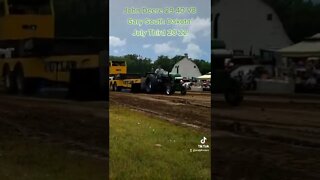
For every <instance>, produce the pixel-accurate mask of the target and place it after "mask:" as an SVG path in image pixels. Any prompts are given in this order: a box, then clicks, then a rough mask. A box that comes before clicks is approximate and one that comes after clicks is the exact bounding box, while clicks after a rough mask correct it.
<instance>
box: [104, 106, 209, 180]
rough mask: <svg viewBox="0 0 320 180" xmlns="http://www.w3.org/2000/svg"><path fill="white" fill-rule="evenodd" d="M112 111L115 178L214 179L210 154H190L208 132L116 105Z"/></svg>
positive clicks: (111, 127)
mask: <svg viewBox="0 0 320 180" xmlns="http://www.w3.org/2000/svg"><path fill="white" fill-rule="evenodd" d="M109 112H110V114H109V115H110V138H109V139H110V159H109V165H110V178H111V179H210V172H211V171H210V165H211V163H210V152H190V149H197V148H198V144H200V139H201V138H202V137H203V136H206V137H207V138H209V133H208V132H202V131H195V130H193V129H191V128H185V127H180V126H176V125H173V124H172V123H169V122H165V121H163V120H160V119H158V118H154V117H152V116H147V115H146V114H143V113H140V112H136V111H132V110H130V109H127V108H123V107H120V106H116V105H111V106H110V110H109ZM208 142H210V140H209V141H208ZM156 144H160V145H161V146H160V147H159V146H157V145H156ZM209 144H210V143H209Z"/></svg>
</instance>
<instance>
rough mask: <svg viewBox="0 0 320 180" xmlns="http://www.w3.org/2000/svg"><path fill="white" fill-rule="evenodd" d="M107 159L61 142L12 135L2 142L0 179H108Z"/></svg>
mask: <svg viewBox="0 0 320 180" xmlns="http://www.w3.org/2000/svg"><path fill="white" fill-rule="evenodd" d="M106 167H107V161H105V160H99V159H95V158H92V157H89V156H82V155H77V154H72V153H70V152H68V151H66V149H64V148H63V147H61V146H60V145H55V144H48V143H40V142H39V141H38V140H32V139H21V138H18V137H17V138H10V139H7V138H6V139H2V138H1V142H0V179H5V180H42V179H45V180H57V179H59V180H69V179H70V180H71V179H77V180H88V179H101V180H102V179H107V178H108V175H107V173H106V172H107V171H106Z"/></svg>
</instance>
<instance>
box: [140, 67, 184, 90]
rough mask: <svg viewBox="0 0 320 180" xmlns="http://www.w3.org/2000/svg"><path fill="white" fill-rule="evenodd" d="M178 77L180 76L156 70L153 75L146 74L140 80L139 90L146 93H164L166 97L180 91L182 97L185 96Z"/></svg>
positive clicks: (182, 85)
mask: <svg viewBox="0 0 320 180" xmlns="http://www.w3.org/2000/svg"><path fill="white" fill-rule="evenodd" d="M179 77H181V75H180V74H170V73H169V72H166V71H164V70H163V69H157V70H156V72H155V73H147V74H146V76H145V77H144V78H142V83H141V89H142V90H144V91H145V92H147V93H165V94H167V95H172V94H174V93H175V91H180V92H181V94H182V95H185V94H186V93H187V89H186V87H185V86H184V84H183V82H182V81H181V80H180V78H179Z"/></svg>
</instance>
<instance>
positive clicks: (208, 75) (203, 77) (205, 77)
mask: <svg viewBox="0 0 320 180" xmlns="http://www.w3.org/2000/svg"><path fill="white" fill-rule="evenodd" d="M197 79H200V80H210V79H211V72H209V73H207V74H205V75H202V76H199V77H197Z"/></svg>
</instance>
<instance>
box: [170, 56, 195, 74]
mask: <svg viewBox="0 0 320 180" xmlns="http://www.w3.org/2000/svg"><path fill="white" fill-rule="evenodd" d="M171 73H172V74H180V75H181V76H182V77H185V78H188V79H192V78H197V77H199V76H201V73H200V70H199V68H198V66H197V65H196V64H195V63H194V62H192V61H191V60H190V59H189V58H188V54H185V57H184V58H183V59H182V60H181V61H179V62H177V63H176V64H175V65H174V66H173V68H172V70H171Z"/></svg>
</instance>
